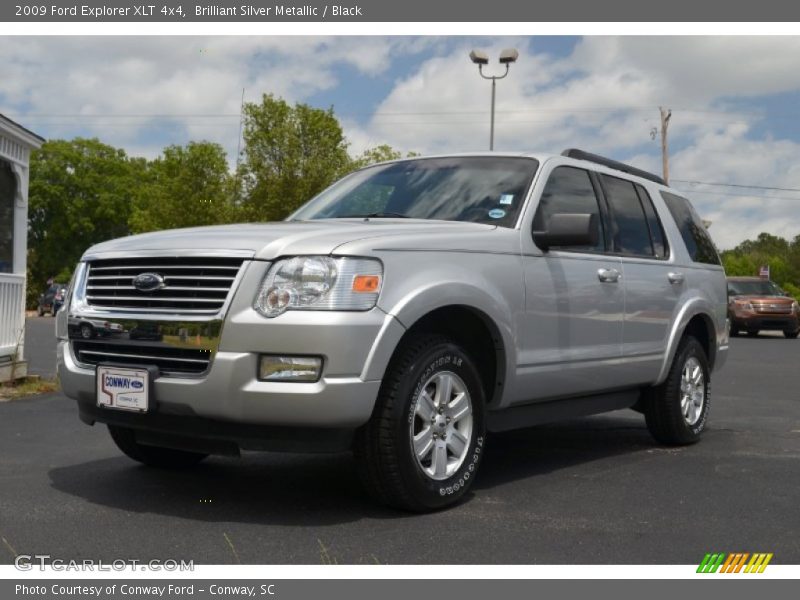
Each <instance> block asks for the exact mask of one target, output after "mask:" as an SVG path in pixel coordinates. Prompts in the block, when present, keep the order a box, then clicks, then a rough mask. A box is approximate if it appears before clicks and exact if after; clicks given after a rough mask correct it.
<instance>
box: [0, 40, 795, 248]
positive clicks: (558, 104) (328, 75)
mask: <svg viewBox="0 0 800 600" xmlns="http://www.w3.org/2000/svg"><path fill="white" fill-rule="evenodd" d="M472 48H480V49H483V50H484V51H486V52H487V53H488V54H489V56H490V57H492V63H491V65H490V66H489V68H488V69H487V72H488V73H490V74H494V73H497V74H502V72H503V69H502V68H501V67H500V65H499V64H498V63H497V62H496V57H497V56H498V55H499V53H500V51H501V50H502V49H504V48H517V49H518V50H519V54H520V56H519V60H518V62H517V63H516V64H514V65H512V67H511V69H510V72H509V74H508V76H507V77H506V78H505V79H503V80H501V81H498V82H497V112H496V132H495V149H496V150H502V151H529V152H551V153H560V152H561V151H562V150H563V149H565V148H569V147H578V148H582V149H585V150H589V151H591V152H595V153H600V154H604V155H607V156H610V157H612V158H615V159H617V160H623V161H626V162H630V163H631V164H633V165H636V166H638V167H641V168H645V169H648V170H651V171H654V172H657V173H658V172H660V170H661V158H660V143H659V140H658V137H656V138H655V139H653V135H652V134H653V128H655V127H657V126H658V125H659V106H663V107H665V108H670V109H671V110H672V118H671V121H670V126H669V139H670V179H671V183H672V184H673V185H674V186H675V187H676V188H678V189H680V190H682V191H683V192H684V193H685V194H686V195H687V196H688V197H689V198H691V200H692V202H693V203H694V205H695V207H696V208H697V210H698V212H699V213H700V214H701V216H702V217H703V218H704V219H707V220H709V221H711V222H712V225H711V229H710V232H711V234H712V237H713V238H714V239H715V241H716V243H717V245H718V246H719V247H720V248H723V249H726V248H731V247H733V246H735V245H736V244H738V243H739V242H741V241H742V240H744V239H747V238H753V237H755V236H756V235H757V234H758V233H759V232H761V231H767V232H770V233H772V234H775V235H781V236H783V237H787V238H793V237H795V236H797V235H800V106H799V105H800V58H798V57H800V37H792V36H765V37H746V36H693V37H669V36H657V37H656V36H653V37H632V36H622V37H600V36H589V37H566V36H535V37H468V36H443V37H400V36H374V37H356V36H338V37H337V36H334V37H319V36H316V37H298V36H291V37H289V36H287V37H282V36H263V37H248V36H217V37H189V36H174V37H150V36H148V37H136V36H118V37H96V36H91V37H89V36H87V37H81V36H70V37H57V36H56V37H50V36H48V37H16V36H15V37H0V56H2V57H3V60H2V62H0V113H3V114H5V115H6V116H8V117H10V118H12V119H14V120H15V121H17V122H19V123H21V124H22V125H24V126H25V127H28V128H29V129H32V130H34V131H35V132H36V133H38V134H40V135H42V136H44V137H46V138H51V139H53V138H67V139H69V138H72V137H76V136H82V137H97V138H99V139H100V140H101V141H103V142H105V143H107V144H111V145H113V146H116V147H121V148H123V149H125V150H126V152H127V153H128V154H129V155H133V156H145V157H148V158H155V157H157V156H158V155H159V154H160V152H161V150H162V149H163V148H164V147H165V146H168V145H171V144H185V143H187V142H189V141H191V140H208V141H212V142H217V143H219V144H221V145H222V146H223V147H224V148H225V150H226V151H227V152H228V157H229V161H230V162H231V164H233V163H234V162H235V157H236V151H237V147H238V140H239V114H240V106H241V102H242V92H243V90H244V100H245V101H246V102H257V101H259V100H260V98H261V96H262V94H266V93H271V94H274V95H276V96H280V97H283V98H285V99H286V100H288V101H290V102H305V103H308V104H311V105H313V106H317V107H321V108H329V107H332V108H333V110H334V112H335V114H336V115H337V117H338V118H339V120H340V121H341V123H342V125H343V128H344V132H345V135H346V137H347V139H348V141H349V143H350V151H351V153H352V154H353V155H356V154H359V153H360V152H362V151H363V150H364V149H366V148H369V147H373V146H377V145H379V144H389V145H390V146H392V147H394V148H395V149H397V150H401V151H403V152H408V151H414V152H419V153H423V154H428V153H447V152H468V151H483V150H486V149H488V138H489V101H490V90H491V85H490V83H489V82H488V81H485V80H483V79H481V78H480V76H479V74H478V72H477V68H476V67H475V65H473V64H472V63H471V62H470V60H469V58H468V54H469V51H470V50H471V49H472ZM693 182H701V183H693ZM710 184H729V186H725V185H710ZM739 186H744V187H739ZM747 186H759V187H747ZM764 187H766V188H780V189H759V188H764Z"/></svg>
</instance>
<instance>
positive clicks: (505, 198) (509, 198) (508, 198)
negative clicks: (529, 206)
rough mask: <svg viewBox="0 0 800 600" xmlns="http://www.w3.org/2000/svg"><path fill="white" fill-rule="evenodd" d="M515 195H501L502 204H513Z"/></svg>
mask: <svg viewBox="0 0 800 600" xmlns="http://www.w3.org/2000/svg"><path fill="white" fill-rule="evenodd" d="M513 203H514V194H500V204H513Z"/></svg>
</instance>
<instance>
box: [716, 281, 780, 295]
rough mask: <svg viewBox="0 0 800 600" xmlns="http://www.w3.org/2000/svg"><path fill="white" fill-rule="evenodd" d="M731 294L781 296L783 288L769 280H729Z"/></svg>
mask: <svg viewBox="0 0 800 600" xmlns="http://www.w3.org/2000/svg"><path fill="white" fill-rule="evenodd" d="M728 294H729V295H731V296H782V295H783V290H782V289H781V288H779V287H778V286H777V285H775V284H774V283H772V282H771V281H767V280H764V281H729V282H728Z"/></svg>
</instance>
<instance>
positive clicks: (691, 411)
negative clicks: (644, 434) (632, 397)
mask: <svg viewBox="0 0 800 600" xmlns="http://www.w3.org/2000/svg"><path fill="white" fill-rule="evenodd" d="M695 369H699V371H697V370H695ZM685 370H688V371H689V373H687V374H690V377H689V379H690V381H691V380H692V379H693V380H694V381H697V380H698V379H699V380H700V382H699V386H697V385H695V386H693V387H689V388H688V389H687V393H693V394H694V397H691V396H689V397H688V398H686V401H687V404H683V402H682V400H683V398H684V392H683V386H684V385H685V384H686V381H685V380H684V371H685ZM698 374H699V375H701V377H698ZM709 382H710V379H709V369H708V358H707V357H706V353H705V350H703V346H702V345H701V344H700V342H698V341H697V339H695V338H694V337H692V336H684V337H683V339H682V340H681V342H680V344H679V345H678V350H677V351H676V352H675V358H674V359H673V361H672V365H671V366H670V369H669V372H668V373H667V378H666V380H665V381H664V383H662V384H661V385H658V386H655V387H652V388H650V389H648V390H647V391H646V393H645V412H644V414H645V421H646V422H647V428H648V429H649V430H650V433H651V434H652V436H653V437H654V438H655V439H656V440H657V441H658V442H660V443H662V444H666V445H669V446H681V445H686V444H694V443H695V442H697V441H698V440H699V439H700V436H701V434H702V433H703V430H704V429H705V426H706V421H707V419H708V411H709V408H710V404H711V398H710V394H709ZM698 402H699V403H701V404H700V405H699V406H698Z"/></svg>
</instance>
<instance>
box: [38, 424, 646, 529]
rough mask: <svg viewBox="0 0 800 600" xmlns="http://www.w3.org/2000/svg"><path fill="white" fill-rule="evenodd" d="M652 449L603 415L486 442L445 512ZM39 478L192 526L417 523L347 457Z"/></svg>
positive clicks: (105, 462) (70, 469)
mask: <svg viewBox="0 0 800 600" xmlns="http://www.w3.org/2000/svg"><path fill="white" fill-rule="evenodd" d="M653 445H654V443H653V442H652V440H651V438H650V436H649V434H648V432H647V430H646V429H645V428H644V422H643V420H640V419H630V418H622V417H608V416H605V417H598V418H586V419H579V420H573V421H568V422H565V423H560V424H558V425H551V426H542V427H536V428H531V429H525V430H519V431H514V432H510V433H503V434H494V435H492V436H491V438H490V440H489V443H488V445H487V451H486V454H485V456H484V459H483V464H482V466H481V474H480V477H479V479H478V480H477V481H476V486H475V488H473V490H474V491H472V492H471V493H470V495H469V496H468V497H467V498H466V499H465V501H464V502H463V503H462V504H461V505H460V506H459V507H455V508H454V509H452V510H460V509H461V508H463V507H464V506H465V505H468V504H469V503H470V502H471V501H472V500H474V498H475V496H476V494H478V495H479V494H480V493H481V490H486V489H490V488H493V487H495V486H499V485H502V484H505V483H509V482H513V481H517V480H530V479H536V478H546V477H548V476H549V475H550V474H552V473H555V472H558V471H559V470H562V469H566V468H569V467H571V466H574V465H580V464H585V463H589V462H592V461H596V460H602V459H605V458H608V457H612V456H614V455H621V454H630V453H638V452H645V451H647V450H649V449H652V448H653ZM48 474H49V477H50V481H51V485H52V486H53V487H54V488H55V489H56V490H58V491H60V492H63V493H66V494H69V495H72V496H76V497H80V498H84V499H85V500H87V501H88V502H91V503H93V504H96V505H100V506H104V507H108V508H114V509H119V510H124V511H126V512H132V513H155V514H159V515H172V516H176V517H181V518H183V519H194V520H198V521H208V522H216V521H234V522H242V523H252V524H272V525H305V526H322V525H331V524H338V523H347V522H352V521H357V520H360V519H364V518H370V519H405V518H421V517H419V516H418V515H414V514H411V513H405V512H401V511H395V510H391V509H387V508H384V507H381V506H379V505H377V504H376V503H374V502H373V501H372V500H370V499H369V498H368V497H367V496H366V495H365V494H364V493H363V492H362V491H361V489H360V487H359V482H358V477H357V474H356V471H355V467H354V465H353V461H352V456H351V455H350V454H349V453H343V454H333V455H296V454H295V455H292V454H277V453H258V454H256V453H253V454H246V455H245V456H244V457H243V458H242V459H241V460H240V459H230V458H221V457H219V458H218V457H214V458H211V459H208V460H207V461H205V462H203V463H201V464H200V465H198V466H197V467H195V468H193V469H190V470H187V471H165V470H157V469H151V468H147V467H144V466H141V465H138V464H136V463H134V462H132V461H131V460H130V459H128V458H126V457H124V456H119V457H114V458H105V459H100V460H94V461H89V462H84V463H80V464H74V465H70V466H65V467H56V468H53V469H51V470H50V471H49V472H48Z"/></svg>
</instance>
